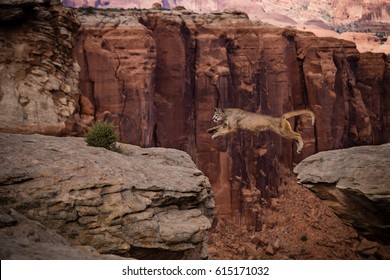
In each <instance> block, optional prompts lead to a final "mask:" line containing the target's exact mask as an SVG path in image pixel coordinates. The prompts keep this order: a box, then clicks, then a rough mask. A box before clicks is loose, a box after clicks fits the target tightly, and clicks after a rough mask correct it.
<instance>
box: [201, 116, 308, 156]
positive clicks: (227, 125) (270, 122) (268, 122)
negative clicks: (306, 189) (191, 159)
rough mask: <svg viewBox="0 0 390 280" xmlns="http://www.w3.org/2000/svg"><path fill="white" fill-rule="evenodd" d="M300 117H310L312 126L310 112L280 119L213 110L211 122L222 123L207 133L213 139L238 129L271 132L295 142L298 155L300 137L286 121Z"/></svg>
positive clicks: (300, 147)
mask: <svg viewBox="0 0 390 280" xmlns="http://www.w3.org/2000/svg"><path fill="white" fill-rule="evenodd" d="M300 115H310V117H311V120H312V125H314V122H315V116H314V113H313V112H312V111H310V110H297V111H291V112H288V113H285V114H283V115H282V116H280V117H272V116H267V115H261V114H256V113H252V112H248V111H244V110H241V109H238V108H228V109H220V108H215V112H214V116H213V120H214V121H215V122H219V121H223V123H222V124H220V125H217V126H215V127H212V128H210V129H208V130H207V132H209V133H214V134H213V136H211V138H212V139H215V138H217V137H219V136H222V135H226V134H229V133H233V132H236V131H237V130H238V129H244V130H249V131H253V132H258V131H265V130H271V131H273V132H275V133H277V134H279V135H280V136H282V137H284V138H286V139H292V140H295V141H297V153H298V154H299V153H300V152H301V151H302V148H303V140H302V136H301V135H300V134H299V133H298V132H295V131H293V130H292V129H291V126H290V123H289V122H288V121H287V119H288V118H291V117H295V116H300Z"/></svg>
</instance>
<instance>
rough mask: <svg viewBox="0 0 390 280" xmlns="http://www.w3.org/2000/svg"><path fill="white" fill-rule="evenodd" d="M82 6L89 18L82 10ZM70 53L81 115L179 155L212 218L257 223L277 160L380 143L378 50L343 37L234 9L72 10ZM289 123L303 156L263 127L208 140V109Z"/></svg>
mask: <svg viewBox="0 0 390 280" xmlns="http://www.w3.org/2000/svg"><path fill="white" fill-rule="evenodd" d="M90 13H91V14H90ZM79 16H80V20H81V29H80V30H79V32H78V33H77V35H76V36H75V52H76V56H77V60H78V62H79V63H80V66H81V69H82V70H81V89H82V94H83V96H84V97H86V99H87V100H86V102H87V103H88V104H89V105H88V106H86V108H88V110H86V111H85V112H84V113H85V114H89V115H90V116H95V117H96V119H100V120H101V119H103V120H106V121H109V122H112V123H114V124H115V125H116V126H117V127H118V129H119V131H120V136H121V141H124V142H130V143H132V144H137V145H141V146H162V147H172V148H177V149H181V150H184V151H186V152H187V153H189V154H190V155H191V156H192V158H193V159H194V161H195V162H196V164H197V165H198V166H199V168H200V169H201V170H202V171H204V172H205V174H206V175H207V176H208V177H209V178H210V181H211V184H212V185H213V190H214V193H215V197H216V202H217V203H216V204H217V211H218V213H219V214H220V215H222V216H223V215H229V216H231V217H232V216H233V217H235V218H236V221H237V222H238V223H241V224H246V225H248V226H249V227H251V228H254V229H260V228H261V223H262V222H261V217H260V215H259V214H258V213H259V207H261V205H267V204H269V203H270V199H271V197H275V196H277V194H278V185H280V181H281V178H282V175H281V174H282V171H283V169H284V168H285V167H287V168H288V169H291V168H292V166H293V164H294V163H297V162H299V161H301V160H302V159H303V158H305V157H307V156H309V155H311V154H314V153H316V152H319V151H324V150H331V149H339V148H343V147H350V146H354V145H365V144H380V143H384V142H387V141H389V140H390V139H389V135H388V133H386V132H384V133H383V131H388V130H389V129H388V128H389V125H390V119H389V116H388V112H389V109H390V108H389V106H390V103H389V88H390V85H389V81H390V79H388V76H389V73H390V71H389V65H390V64H389V57H388V56H386V55H383V54H370V53H367V54H360V53H359V52H358V51H357V49H356V46H355V44H353V43H351V42H348V41H343V40H337V39H332V38H318V37H316V36H314V35H313V34H311V33H304V32H297V31H295V30H292V29H281V28H275V27H271V26H268V25H262V24H256V23H253V22H251V21H250V20H249V19H248V17H247V15H246V14H243V13H241V12H238V11H228V12H225V13H220V12H215V13H213V14H209V15H204V14H196V13H193V12H190V11H185V10H184V11H164V10H163V11H156V10H153V11H145V10H144V11H137V10H132V11H118V12H112V11H98V10H91V11H88V10H85V11H84V12H82V13H80V15H79ZM216 106H219V107H223V108H225V107H239V108H242V109H245V110H248V111H252V112H258V113H262V114H269V115H274V116H278V115H281V114H282V113H285V112H287V111H290V110H294V109H302V108H310V109H312V110H313V111H314V112H315V114H316V118H317V120H316V124H315V126H314V127H312V126H311V123H310V120H309V119H307V118H303V119H301V120H298V119H296V120H294V119H292V120H291V124H292V127H293V128H294V129H295V130H298V131H300V132H301V133H302V136H303V139H304V142H305V148H304V150H303V154H301V155H297V154H295V151H294V150H295V147H293V145H295V144H293V143H292V142H291V141H289V140H285V139H282V138H281V137H280V136H278V135H275V134H273V133H271V132H262V133H249V132H244V131H240V132H239V133H237V134H235V135H231V136H227V137H225V138H221V139H218V140H211V139H210V135H209V134H207V132H206V131H207V128H209V127H211V126H212V125H213V123H212V122H211V117H212V115H213V112H214V107H216Z"/></svg>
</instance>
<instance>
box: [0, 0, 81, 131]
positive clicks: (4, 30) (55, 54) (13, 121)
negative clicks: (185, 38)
mask: <svg viewBox="0 0 390 280" xmlns="http://www.w3.org/2000/svg"><path fill="white" fill-rule="evenodd" d="M78 24H79V23H78V20H77V18H76V16H75V14H74V13H73V12H72V11H71V10H66V9H64V8H63V7H62V5H60V2H59V1H56V0H7V1H1V3H0V49H1V51H0V131H3V132H24V133H37V132H38V133H45V134H52V135H59V134H72V133H73V134H74V133H75V130H77V126H78V124H81V123H80V118H79V115H78V110H79V98H80V91H79V88H78V86H79V78H78V76H79V70H80V68H79V66H78V64H77V62H76V60H75V58H74V56H73V53H72V48H73V45H72V33H73V32H75V30H77V29H78Z"/></svg>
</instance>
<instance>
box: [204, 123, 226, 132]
mask: <svg viewBox="0 0 390 280" xmlns="http://www.w3.org/2000/svg"><path fill="white" fill-rule="evenodd" d="M223 125H224V123H223V124H220V125H217V126H214V127H211V128H209V129H207V132H208V133H214V132H216V131H217V130H218V129H219V128H220V127H221V126H223Z"/></svg>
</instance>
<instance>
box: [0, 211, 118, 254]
mask: <svg viewBox="0 0 390 280" xmlns="http://www.w3.org/2000/svg"><path fill="white" fill-rule="evenodd" d="M0 243H1V247H0V258H1V259H2V260H6V259H7V260H21V259H27V260H35V259H41V260H65V259H71V260H78V259H80V260H89V259H92V260H95V259H96V260H100V259H121V258H120V257H119V256H114V255H103V254H99V253H98V252H97V251H96V250H95V249H93V248H92V247H89V246H71V245H70V244H69V242H68V241H67V240H66V239H65V238H64V237H62V236H60V235H59V234H58V233H56V232H55V231H53V230H49V229H47V228H46V227H44V226H43V225H42V224H41V223H38V222H36V221H32V220H30V219H27V218H26V217H24V216H23V215H21V214H20V213H18V212H16V211H14V210H6V209H3V208H1V209H0Z"/></svg>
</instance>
